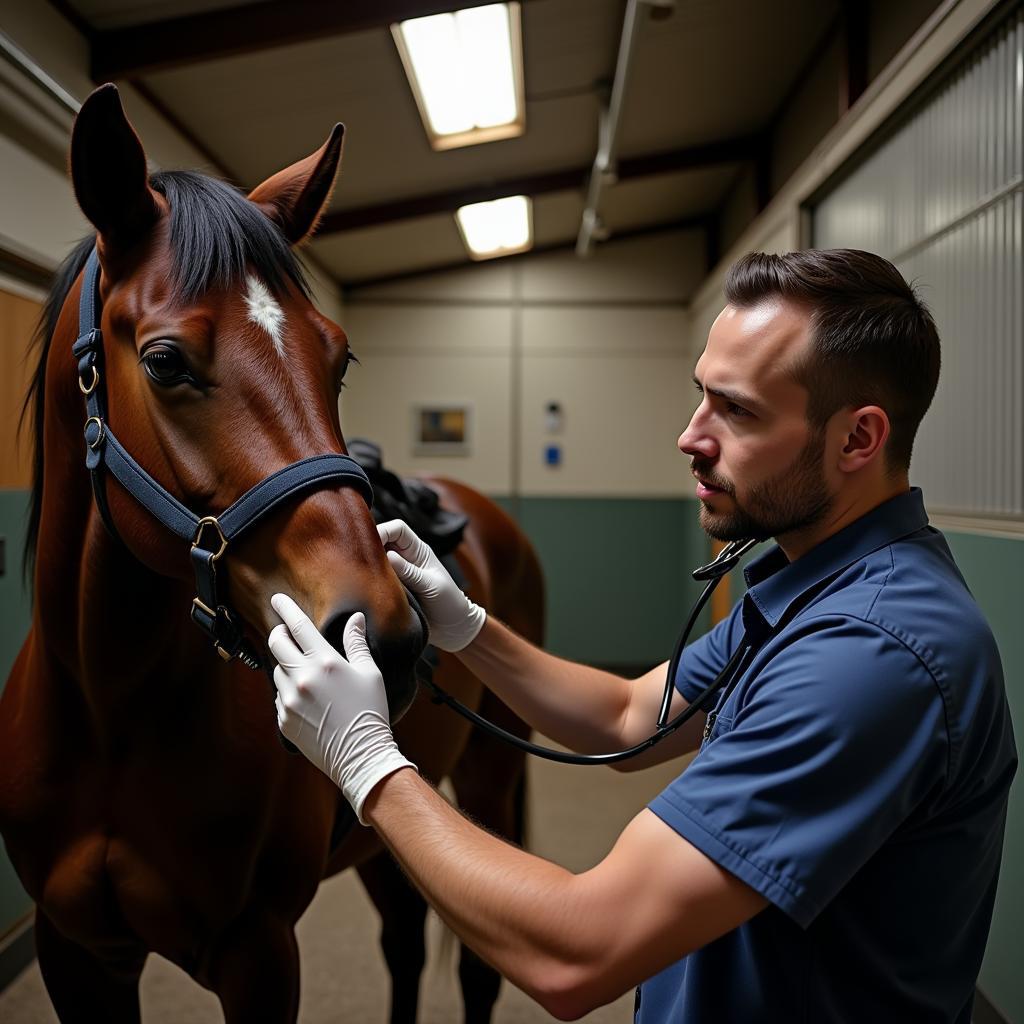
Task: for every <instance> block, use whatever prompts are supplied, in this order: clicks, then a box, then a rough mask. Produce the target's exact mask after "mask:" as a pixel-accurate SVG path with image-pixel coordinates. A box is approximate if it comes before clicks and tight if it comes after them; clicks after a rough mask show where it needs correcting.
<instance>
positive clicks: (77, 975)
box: [35, 908, 146, 1024]
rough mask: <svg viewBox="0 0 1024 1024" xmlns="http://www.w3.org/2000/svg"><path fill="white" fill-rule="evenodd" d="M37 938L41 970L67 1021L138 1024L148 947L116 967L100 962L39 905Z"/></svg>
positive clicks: (66, 1023) (64, 1023)
mask: <svg viewBox="0 0 1024 1024" xmlns="http://www.w3.org/2000/svg"><path fill="white" fill-rule="evenodd" d="M35 938H36V955H37V956H38V958H39V970H40V971H41V972H42V975H43V981H44V983H45V984H46V991H47V992H48V993H49V995H50V1000H51V1001H52V1002H53V1008H54V1010H56V1012H57V1017H58V1019H59V1020H60V1021H61V1024H79V1022H81V1024H95V1022H96V1021H109V1022H110V1024H138V1022H139V1019H140V1018H139V976H140V975H141V974H142V967H143V965H144V964H145V962H146V954H145V952H144V951H142V950H131V951H129V952H128V953H127V955H125V956H124V957H123V958H122V959H120V960H119V962H118V963H117V965H116V966H114V965H112V963H111V962H109V961H104V960H99V959H97V958H96V957H95V956H93V954H92V953H90V952H89V951H88V950H87V949H86V948H85V947H84V946H80V945H79V944H78V943H77V942H72V940H71V939H69V938H67V937H66V936H64V935H62V934H61V933H60V932H59V931H57V928H56V926H55V925H54V924H53V922H52V921H51V920H50V919H49V918H48V917H47V916H46V915H45V914H44V913H43V912H42V910H39V909H38V908H37V910H36V927H35Z"/></svg>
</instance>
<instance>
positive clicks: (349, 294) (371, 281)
mask: <svg viewBox="0 0 1024 1024" xmlns="http://www.w3.org/2000/svg"><path fill="white" fill-rule="evenodd" d="M705 221H706V218H705V217H703V216H701V217H683V218H681V219H680V220H674V221H666V222H665V223H663V224H648V225H646V226H644V227H641V228H624V229H623V230H621V231H613V232H612V233H611V236H610V237H609V239H608V241H609V242H624V241H627V240H628V239H633V238H646V237H647V236H649V235H662V234H665V233H666V232H670V231H694V230H703V229H704V227H705ZM601 244H602V245H604V244H606V243H603V242H602V243H601ZM575 248H576V236H575V235H573V237H572V238H569V239H566V240H565V241H562V242H549V243H548V244H547V245H535V246H534V247H533V248H532V249H527V250H526V252H520V253H515V254H513V255H511V256H498V257H495V259H497V260H501V261H502V262H505V261H508V260H515V261H517V262H518V261H520V260H524V259H527V258H528V257H530V256H539V255H542V254H544V253H551V252H569V251H571V250H573V249H575ZM598 252H600V248H599V249H598ZM483 262H490V261H486V260H485V261H483ZM481 265H482V263H481V262H476V261H474V260H471V259H470V258H469V257H468V256H466V257H465V259H461V260H455V261H454V262H450V263H439V264H436V265H435V266H432V267H420V268H419V269H417V270H400V271H397V272H396V273H392V274H381V275H379V276H377V277H366V278H362V279H361V280H359V279H357V280H348V281H342V282H341V284H342V288H343V289H344V297H345V301H346V303H347V302H350V301H358V300H359V294H358V293H359V290H360V289H361V288H372V287H374V286H376V285H381V284H394V283H396V282H398V281H408V280H411V279H414V278H418V277H429V276H430V275H431V274H443V273H445V272H446V271H449V270H465V269H466V267H479V266H481ZM371 301H372V300H371Z"/></svg>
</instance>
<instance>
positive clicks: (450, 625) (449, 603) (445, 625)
mask: <svg viewBox="0 0 1024 1024" xmlns="http://www.w3.org/2000/svg"><path fill="white" fill-rule="evenodd" d="M377 533H378V534H380V539H381V543H382V544H383V545H384V547H385V548H386V549H387V557H388V562H390V563H391V568H392V569H394V570H395V574H396V575H397V576H398V578H399V579H400V580H401V581H402V582H403V583H404V584H405V585H406V586H407V587H408V588H409V589H410V590H411V591H412V592H413V593H414V594H415V595H416V597H417V598H418V600H419V602H420V606H421V607H422V608H423V614H424V615H426V617H427V624H428V625H429V626H430V642H431V643H432V644H433V645H434V646H435V647H438V648H440V649H441V650H442V651H461V650H462V649H463V647H466V646H468V645H469V644H470V643H472V642H473V641H474V640H475V639H476V635H477V633H479V632H480V630H481V629H482V628H483V625H484V622H485V621H486V620H487V613H486V612H485V611H484V610H483V608H481V607H480V606H479V605H478V604H475V603H474V602H472V601H470V599H469V598H468V597H466V595H465V594H464V593H463V592H462V591H461V590H460V589H459V588H458V586H457V585H456V583H455V581H454V580H453V579H452V578H451V576H449V575H448V571H447V570H446V569H445V567H444V566H443V565H442V564H441V562H440V560H439V559H438V557H437V555H435V554H434V552H433V551H431V550H430V548H429V547H428V546H427V545H426V544H424V543H423V541H421V540H420V539H419V537H417V536H416V534H415V533H413V532H412V530H410V529H409V527H408V526H407V525H406V524H405V523H403V522H402V521H401V519H392V520H391V521H390V522H388V523H381V525H380V526H378V527H377Z"/></svg>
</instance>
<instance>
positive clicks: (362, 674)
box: [267, 594, 416, 825]
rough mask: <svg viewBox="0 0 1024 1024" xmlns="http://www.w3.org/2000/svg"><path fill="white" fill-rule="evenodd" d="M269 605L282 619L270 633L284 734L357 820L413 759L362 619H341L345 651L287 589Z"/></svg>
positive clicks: (279, 714)
mask: <svg viewBox="0 0 1024 1024" xmlns="http://www.w3.org/2000/svg"><path fill="white" fill-rule="evenodd" d="M270 604H271V607H272V608H273V609H274V611H275V612H277V614H278V615H279V616H280V617H281V619H282V620H283V623H282V625H280V626H275V627H274V629H273V630H271V633H270V636H269V638H268V641H267V642H268V645H269V647H270V652H271V654H273V655H274V657H275V658H276V659H277V661H278V665H277V668H275V669H274V685H275V686H276V687H277V701H276V704H277V724H278V725H279V726H280V729H281V732H282V733H283V734H284V736H285V737H286V738H287V739H289V740H291V741H292V743H294V744H295V746H297V747H298V748H299V750H301V751H302V753H303V754H305V756H306V757H307V758H308V759H309V760H310V761H311V762H312V763H313V764H315V765H316V766H317V768H319V769H320V770H321V771H322V772H323V773H324V774H325V775H327V776H329V777H330V779H331V780H332V781H333V782H334V784H335V785H336V786H337V787H338V788H339V789H340V790H341V791H342V792H343V793H344V794H345V799H346V800H348V802H349V803H350V804H351V805H352V808H353V810H354V811H355V812H356V816H357V817H358V818H359V822H360V824H363V825H365V824H366V822H365V821H363V803H364V802H365V800H366V798H367V797H368V796H369V795H370V791H371V790H372V789H373V787H374V786H376V785H377V783H378V782H380V781H381V779H383V778H385V777H386V776H388V775H390V774H391V773H392V772H395V771H397V770H398V769H399V768H413V769H415V767H416V766H415V765H414V764H413V763H412V762H411V761H408V760H406V758H405V757H403V756H402V753H401V751H399V749H398V747H397V746H396V745H395V740H394V737H393V736H392V735H391V726H390V725H389V724H388V698H387V692H386V691H385V689H384V677H383V676H382V675H381V673H380V669H378V668H377V665H376V664H375V663H374V660H373V657H372V655H371V654H370V648H369V647H368V646H367V643H366V617H365V616H364V615H363V613H362V612H356V614H355V615H353V616H351V618H349V620H348V622H347V623H346V624H345V633H344V637H343V645H344V648H345V655H344V657H343V656H342V655H341V654H339V653H338V652H337V651H336V650H335V649H334V648H333V647H332V646H331V645H330V644H329V643H328V642H327V641H326V640H325V639H324V638H323V637H322V636H321V635H320V632H319V631H318V630H317V628H316V626H314V625H313V623H312V622H311V621H310V619H309V617H308V616H307V615H306V614H305V612H303V611H302V609H301V608H300V607H299V606H298V605H297V604H296V603H295V602H294V601H293V600H292V599H291V598H290V597H288V596H287V595H285V594H275V595H274V596H273V597H272V598H271V599H270Z"/></svg>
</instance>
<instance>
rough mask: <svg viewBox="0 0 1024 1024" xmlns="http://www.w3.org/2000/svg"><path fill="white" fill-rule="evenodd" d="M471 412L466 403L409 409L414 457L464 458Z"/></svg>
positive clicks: (466, 453) (468, 441) (466, 451)
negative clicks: (460, 456) (459, 456)
mask: <svg viewBox="0 0 1024 1024" xmlns="http://www.w3.org/2000/svg"><path fill="white" fill-rule="evenodd" d="M471 422H472V410H471V408H470V406H469V405H468V404H466V403H447V404H444V405H442V404H440V403H438V404H434V405H417V406H415V407H414V408H413V443H412V450H413V454H414V455H468V454H469V450H470V449H469V444H470V426H471Z"/></svg>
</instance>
